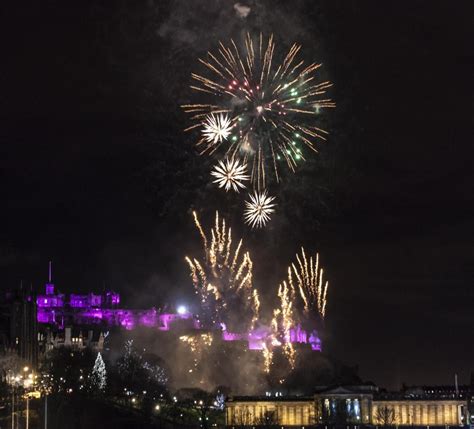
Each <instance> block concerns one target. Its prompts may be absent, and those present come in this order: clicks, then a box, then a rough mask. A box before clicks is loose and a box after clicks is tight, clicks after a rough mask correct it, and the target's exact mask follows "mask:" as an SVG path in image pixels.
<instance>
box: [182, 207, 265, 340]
mask: <svg viewBox="0 0 474 429" xmlns="http://www.w3.org/2000/svg"><path fill="white" fill-rule="evenodd" d="M193 215H194V222H195V225H196V228H197V229H198V231H199V234H200V235H201V238H202V241H203V247H204V249H203V250H204V252H203V256H204V258H203V259H201V260H199V259H197V258H189V257H186V261H187V263H188V265H189V268H190V271H191V273H190V274H191V278H192V280H193V284H194V288H195V291H196V293H197V295H198V296H199V298H200V301H201V314H200V320H201V321H202V323H203V324H204V326H205V327H207V328H212V327H215V326H220V324H221V323H224V324H225V326H227V328H228V329H229V330H230V331H231V332H248V331H249V330H251V329H253V327H254V326H255V323H256V321H257V320H258V313H259V305H260V303H259V299H258V292H257V290H256V289H255V288H254V286H253V274H252V273H253V262H252V259H251V258H250V254H249V252H244V251H243V250H242V247H243V243H242V240H239V241H238V243H237V245H236V246H234V245H233V242H232V241H233V240H232V231H231V229H230V228H227V227H226V223H225V220H224V219H222V220H221V219H219V213H218V212H216V218H215V225H214V228H212V229H211V234H210V235H211V239H210V240H208V238H207V235H206V234H205V233H204V230H203V228H202V226H201V224H200V222H199V219H198V217H197V215H196V213H193Z"/></svg>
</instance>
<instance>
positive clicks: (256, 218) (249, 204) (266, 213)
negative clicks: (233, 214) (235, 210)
mask: <svg viewBox="0 0 474 429" xmlns="http://www.w3.org/2000/svg"><path fill="white" fill-rule="evenodd" d="M249 197H250V201H245V205H246V209H245V211H244V220H245V223H246V224H248V225H250V226H251V227H252V228H255V227H257V228H261V227H262V226H265V225H266V223H267V222H268V221H269V220H270V214H271V213H273V212H274V211H275V209H274V207H275V206H276V204H275V203H273V200H274V199H275V197H270V196H269V195H267V191H263V192H257V191H255V192H254V193H253V195H252V194H250V195H249Z"/></svg>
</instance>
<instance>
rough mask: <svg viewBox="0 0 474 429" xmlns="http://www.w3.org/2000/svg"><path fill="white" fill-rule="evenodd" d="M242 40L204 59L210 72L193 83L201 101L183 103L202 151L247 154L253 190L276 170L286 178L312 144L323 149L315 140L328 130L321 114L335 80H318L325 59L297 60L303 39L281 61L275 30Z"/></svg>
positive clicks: (328, 104) (195, 75)
mask: <svg viewBox="0 0 474 429" xmlns="http://www.w3.org/2000/svg"><path fill="white" fill-rule="evenodd" d="M243 45H244V46H243V47H241V48H239V47H237V45H236V43H235V42H234V41H233V40H231V41H230V45H229V46H225V45H224V44H222V43H219V47H218V49H217V52H215V53H211V52H208V53H207V58H206V59H199V61H200V63H201V64H203V65H204V66H205V69H206V73H201V74H198V73H192V75H191V76H192V79H193V81H194V83H193V84H192V85H191V88H192V90H193V91H195V92H196V93H198V94H199V97H200V101H199V103H196V104H186V105H183V106H182V107H183V109H184V110H185V111H186V112H187V113H189V114H190V115H191V120H192V121H193V125H191V126H190V127H189V128H187V130H192V129H196V128H201V131H202V133H203V134H202V135H201V138H200V139H199V140H198V141H197V143H196V145H197V147H198V149H199V151H200V153H201V154H213V153H216V152H217V151H219V152H220V153H221V154H223V155H225V157H232V158H234V157H241V158H243V161H244V162H245V163H248V164H249V165H250V166H251V181H252V183H253V185H254V188H256V189H258V190H259V191H262V190H263V189H265V187H266V181H267V176H268V174H269V172H271V171H273V173H274V176H275V178H276V180H277V182H278V181H279V179H280V176H279V172H278V171H279V169H278V164H280V163H281V162H285V163H286V165H287V166H288V168H289V169H290V170H291V171H295V168H296V167H297V165H298V163H299V162H300V161H303V160H305V158H306V153H305V152H306V151H307V150H310V151H314V152H317V148H316V141H318V140H320V141H324V140H326V136H327V134H328V133H327V132H326V131H324V130H323V129H321V128H320V127H319V126H318V123H317V122H318V121H317V117H318V114H319V112H320V110H321V109H323V108H331V107H335V103H334V102H333V101H332V100H331V99H330V98H328V97H327V95H326V90H327V89H328V88H330V87H331V86H332V84H331V83H330V82H328V81H323V82H319V81H318V80H317V78H316V72H317V70H318V69H319V68H320V67H321V64H316V63H311V64H305V62H304V60H301V59H299V58H298V54H299V52H300V49H301V46H300V45H298V44H293V45H292V46H291V48H290V50H289V51H288V53H287V54H286V56H282V57H281V59H280V58H277V57H279V55H277V54H275V42H274V40H273V35H271V36H270V37H269V38H268V39H265V38H264V37H263V35H262V34H260V36H259V37H257V38H255V39H253V38H252V37H251V36H250V34H247V35H246V37H245V42H244V44H243Z"/></svg>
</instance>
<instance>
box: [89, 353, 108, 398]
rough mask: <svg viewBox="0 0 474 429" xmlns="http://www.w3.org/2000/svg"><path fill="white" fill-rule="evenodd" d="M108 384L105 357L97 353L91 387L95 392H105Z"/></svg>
mask: <svg viewBox="0 0 474 429" xmlns="http://www.w3.org/2000/svg"><path fill="white" fill-rule="evenodd" d="M106 386H107V371H106V369H105V363H104V359H102V355H101V354H100V352H99V353H97V357H96V359H95V362H94V367H93V368H92V373H91V375H90V377H89V387H90V389H91V391H92V393H94V392H103V391H104V390H105V387H106Z"/></svg>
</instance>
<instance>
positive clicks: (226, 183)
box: [211, 158, 250, 192]
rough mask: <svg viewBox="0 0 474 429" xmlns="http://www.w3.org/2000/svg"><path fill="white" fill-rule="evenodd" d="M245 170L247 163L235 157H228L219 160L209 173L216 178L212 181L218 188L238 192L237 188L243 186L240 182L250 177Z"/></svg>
mask: <svg viewBox="0 0 474 429" xmlns="http://www.w3.org/2000/svg"><path fill="white" fill-rule="evenodd" d="M246 171H247V164H241V163H240V162H239V160H237V159H233V158H230V159H229V158H228V159H226V160H225V161H219V164H217V165H216V166H215V167H214V171H212V172H211V175H212V176H214V177H215V178H216V180H214V182H213V183H217V184H218V185H219V188H224V189H225V190H226V192H227V191H229V190H230V189H233V190H234V191H236V192H239V188H245V185H244V184H243V183H242V182H244V181H246V180H249V178H250V177H249V176H248V175H247V174H246Z"/></svg>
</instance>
